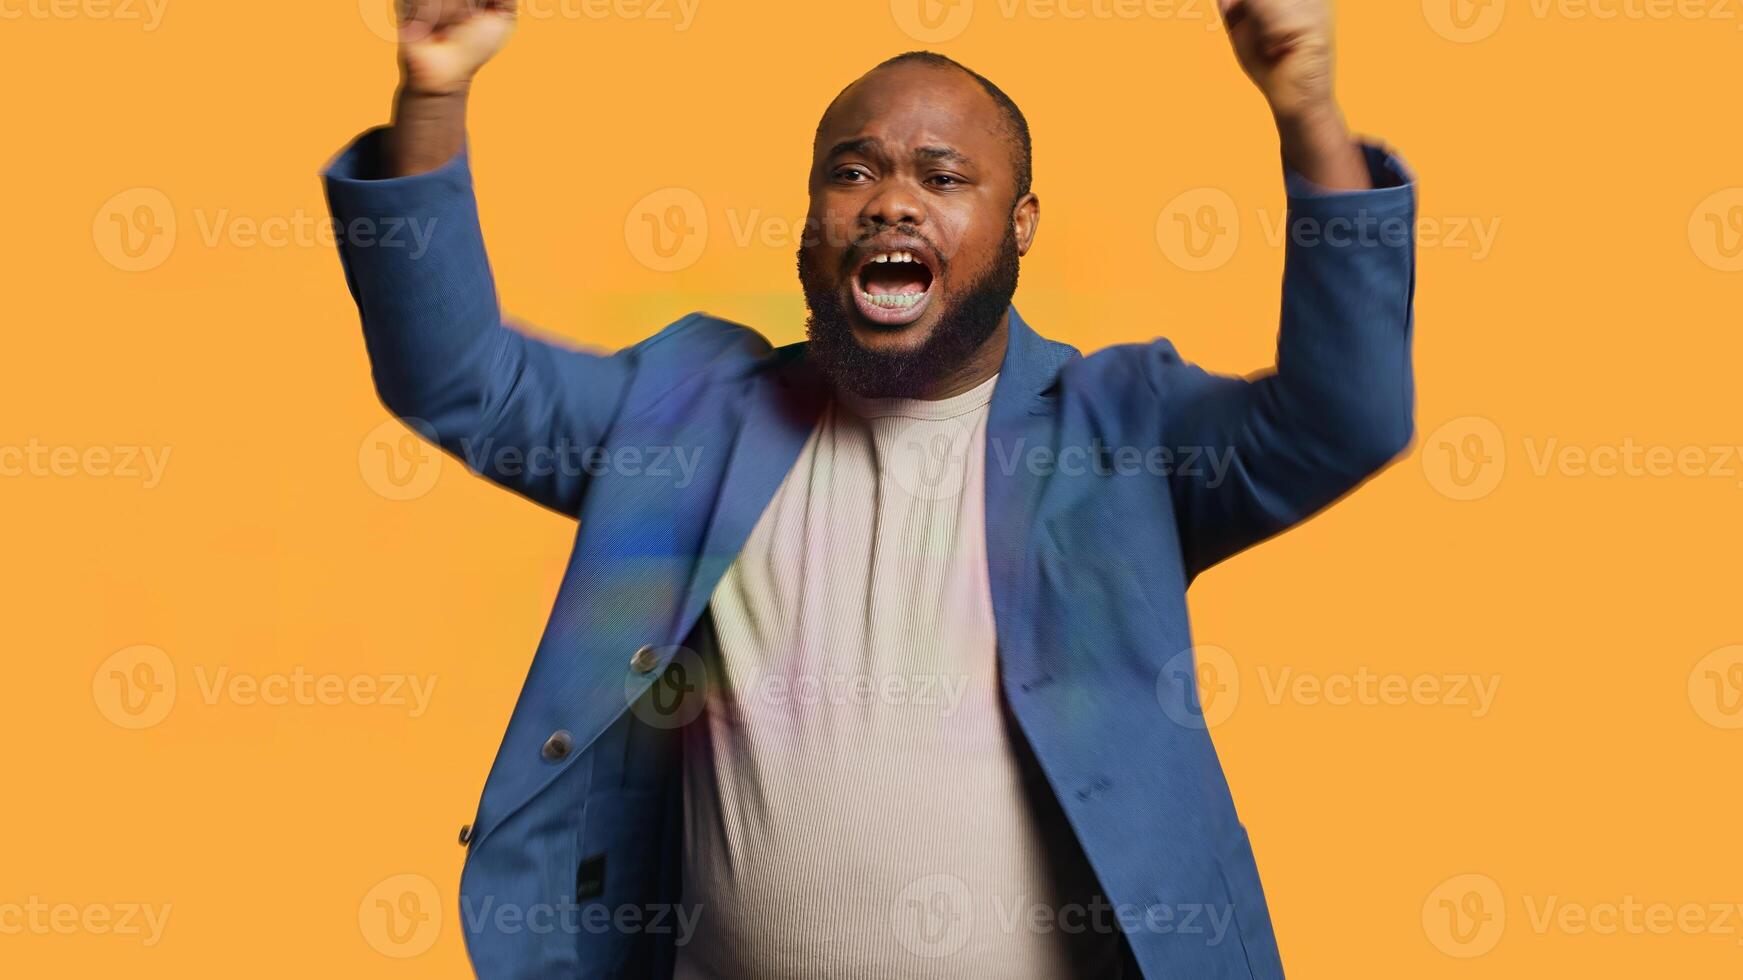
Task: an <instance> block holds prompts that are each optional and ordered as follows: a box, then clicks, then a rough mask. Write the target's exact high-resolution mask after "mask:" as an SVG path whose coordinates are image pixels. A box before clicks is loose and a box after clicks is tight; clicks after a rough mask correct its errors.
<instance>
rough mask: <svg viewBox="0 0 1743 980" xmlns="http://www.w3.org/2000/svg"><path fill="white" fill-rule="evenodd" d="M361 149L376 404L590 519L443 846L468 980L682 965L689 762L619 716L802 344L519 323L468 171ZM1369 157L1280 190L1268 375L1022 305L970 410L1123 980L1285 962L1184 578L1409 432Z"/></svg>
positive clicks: (773, 421) (1392, 250)
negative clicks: (1349, 168)
mask: <svg viewBox="0 0 1743 980" xmlns="http://www.w3.org/2000/svg"><path fill="white" fill-rule="evenodd" d="M379 142H380V131H375V132H372V133H369V134H366V135H365V136H364V137H363V138H362V139H360V140H359V141H358V142H356V143H354V144H353V145H352V146H350V147H349V148H347V149H346V150H345V151H344V152H343V153H342V154H341V155H340V156H339V157H338V158H337V159H336V160H335V161H334V162H333V163H332V164H331V166H330V168H329V169H328V171H327V173H326V175H325V176H326V190H327V195H328V201H329V205H330V207H331V209H332V213H333V217H334V218H335V219H336V221H337V222H338V227H339V228H340V229H341V232H342V233H341V236H340V257H341V259H342V262H343V265H344V269H345V275H346V279H347V281H348V283H349V285H350V288H351V292H352V295H353V296H354V298H355V299H356V302H357V306H358V309H359V311H360V312H361V314H362V322H363V333H364V339H365V341H366V343H367V346H368V351H369V357H370V361H371V364H372V365H373V371H374V380H375V385H376V389H377V391H378V392H379V394H380V397H381V400H382V402H383V404H384V405H386V407H387V408H388V409H389V410H390V411H392V412H393V413H395V414H396V415H398V416H399V417H401V418H403V419H405V420H407V422H408V424H410V425H411V426H413V427H414V428H416V429H418V430H419V431H420V432H422V433H424V434H425V435H426V436H427V437H428V438H430V439H431V440H433V441H434V442H436V443H437V444H439V445H440V446H441V447H442V448H443V449H445V450H447V451H448V452H450V453H452V454H454V455H456V456H457V457H459V458H461V459H462V460H464V461H465V462H466V463H467V465H468V466H469V467H471V468H472V469H473V470H474V471H476V472H478V473H479V474H480V475H482V476H485V477H488V478H490V479H492V480H495V481H496V482H498V483H500V484H502V485H503V486H505V487H508V488H509V489H511V490H513V491H515V492H517V493H520V494H522V495H525V496H526V497H529V498H531V499H532V500H534V501H537V502H538V503H540V504H542V505H544V506H546V507H549V508H552V509H555V510H558V511H561V512H563V513H565V514H568V515H571V516H573V517H575V518H577V519H578V520H579V522H580V524H579V530H578V533H577V535H576V538H575V544H574V553H573V557H572V558H571V559H570V562H569V566H568V570H567V573H566V575H565V577H564V579H563V582H562V585H561V587H560V589H559V591H558V594H557V598H556V603H555V608H554V609H553V611H552V613H551V618H550V622H549V625H548V627H547V629H546V631H545V634H544V637H543V639H542V640H541V642H540V643H539V647H538V651H537V653H536V654H535V655H534V657H533V662H532V668H531V670H530V672H529V674H528V676H527V680H526V684H525V687H524V688H523V690H522V692H521V695H520V699H519V702H518V704H517V705H516V706H515V710H514V714H513V716H512V718H511V719H510V720H509V723H508V731H507V734H506V735H505V736H504V738H503V741H502V747H501V750H500V751H499V753H498V755H497V757H496V762H495V764H494V765H493V766H492V768H491V771H490V776H489V779H488V780H487V781H486V783H485V786H484V792H483V797H482V799H481V801H480V803H479V806H478V812H477V815H476V817H475V819H474V821H473V822H472V824H471V825H470V829H469V830H467V831H463V833H462V840H463V842H464V843H465V844H466V846H467V856H466V864H465V869H464V872H463V874H462V879H461V909H460V913H461V915H460V921H461V923H462V927H463V928H464V930H465V934H466V939H467V948H468V951H469V953H470V955H471V958H472V963H473V966H474V968H475V969H476V970H477V972H478V974H479V975H480V976H483V977H490V978H498V977H503V978H522V977H524V978H541V980H542V978H551V977H638V978H639V977H665V976H669V975H670V973H671V970H672V963H673V948H674V947H673V943H674V936H675V935H676V934H677V929H676V928H675V920H674V919H673V918H671V917H670V909H671V907H673V906H676V905H678V904H679V903H681V902H682V895H681V894H680V890H679V882H680V881H681V866H680V863H679V862H680V861H681V858H682V841H681V839H680V837H679V832H680V831H681V828H682V822H683V811H682V784H681V783H680V782H679V781H678V773H679V768H680V767H679V762H680V759H681V757H680V755H679V753H680V740H679V739H678V737H677V732H676V730H674V729H671V728H670V727H667V726H660V725H657V724H649V723H647V722H646V721H644V720H643V719H644V718H645V717H647V716H646V714H645V713H644V712H642V711H639V710H632V709H634V708H635V707H636V704H637V701H638V699H644V698H645V697H647V696H648V692H649V690H650V688H652V687H653V686H654V685H655V683H656V682H657V681H658V680H659V679H660V677H661V675H662V673H663V672H664V671H666V669H667V667H668V666H669V665H670V664H671V663H672V660H673V658H674V657H682V656H685V655H686V654H685V652H684V645H685V644H686V643H690V644H692V645H695V644H697V643H700V642H704V641H703V640H701V639H698V638H697V635H698V630H699V627H700V625H702V624H704V623H705V622H706V621H705V618H704V617H705V613H706V608H707V605H708V601H709V598H710V595H711V594H712V592H713V591H714V587H715V584H716V583H717V582H718V581H719V580H720V578H721V575H722V573H723V572H725V571H726V569H727V566H728V565H730V564H731V563H732V561H733V560H734V559H735V558H736V557H737V555H738V553H739V551H740V549H741V548H742V547H743V545H744V542H745V540H746V538H747V537H748V535H749V533H750V531H751V527H752V525H753V524H754V523H755V522H756V520H757V519H758V517H759V516H760V515H761V514H762V512H763V509H764V507H765V505H766V504H767V503H768V502H769V500H770V499H771V498H772V496H773V494H774V492H775V490H776V488H777V487H778V486H779V484H780V482H781V479H782V478H783V477H784V476H785V475H786V473H787V472H788V470H789V469H790V468H791V466H792V464H793V462H794V461H795V460H796V458H797V456H798V453H799V450H800V447H801V444H802V443H803V442H804V441H805V438H806V436H807V435H808V433H809V432H810V431H811V429H812V427H813V424H814V423H815V421H816V419H817V417H818V413H819V411H820V409H821V407H822V405H823V404H824V403H825V401H826V400H827V397H828V385H827V384H826V383H825V382H824V381H823V379H822V378H820V377H819V376H818V375H817V373H816V372H815V371H814V370H812V368H811V366H810V364H809V362H808V361H807V360H806V357H805V349H804V345H803V344H794V345H791V346H786V347H778V348H776V347H771V345H770V344H769V343H768V342H767V341H766V340H764V339H763V337H762V336H760V335H759V334H757V333H756V332H754V331H753V330H751V329H749V328H746V327H743V326H739V325H737V324H733V323H728V322H725V321H723V320H719V319H716V318H714V317H710V316H706V315H703V314H692V315H690V316H687V317H685V318H683V319H681V320H679V321H677V322H676V323H673V324H671V325H670V326H668V327H666V328H665V329H663V330H661V331H660V332H659V333H657V334H655V335H654V336H652V337H650V338H649V339H647V340H645V341H643V342H641V343H639V344H636V345H635V346H633V347H630V348H628V349H626V350H623V351H621V352H619V353H617V354H613V355H609V356H607V355H598V354H592V353H586V352H582V351H578V350H575V349H572V348H571V347H569V346H566V345H563V344H561V343H558V342H554V341H552V340H549V339H540V338H537V337H534V336H532V335H530V334H529V333H526V332H523V331H521V330H517V329H514V328H511V327H509V326H505V325H504V323H503V319H502V315H501V313H500V311H499V309H498V305H497V298H496V291H495V286H494V282H493V280H492V277H491V273H490V269H489V265H488V261H487V259H486V255H485V248H484V241H483V236H482V233H481V231H480V228H479V222H478V215H477V210H476V205H475V203H474V198H473V193H472V182H471V174H470V170H469V167H468V162H467V159H466V156H465V155H464V154H462V155H460V156H458V157H456V158H455V159H454V160H453V161H451V162H449V163H448V164H447V165H445V166H443V167H442V168H441V169H439V170H436V171H434V172H431V173H427V174H422V175H418V176H413V177H401V178H393V179H380V180H377V179H370V178H371V176H372V175H373V174H374V173H376V172H378V171H377V169H376V162H375V161H376V159H377V155H378V151H379ZM1364 152H1365V154H1366V158H1367V161H1368V164H1369V167H1370V170H1371V172H1372V175H1373V180H1374V185H1375V187H1376V189H1374V190H1370V191H1359V192H1344V193H1328V192H1324V191H1322V190H1321V189H1318V188H1315V187H1313V186H1311V185H1309V184H1307V183H1306V182H1305V181H1303V180H1302V179H1301V178H1300V177H1299V175H1296V174H1293V173H1288V172H1287V171H1286V173H1285V176H1286V179H1287V184H1286V187H1287V190H1288V208H1289V210H1288V216H1289V228H1290V232H1291V233H1290V235H1289V240H1288V245H1287V246H1286V259H1285V269H1284V277H1283V279H1284V281H1283V304H1282V306H1283V309H1282V327H1281V331H1280V336H1279V339H1278V349H1277V364H1276V368H1275V370H1273V371H1270V372H1266V373H1263V374H1260V375H1257V376H1254V377H1252V378H1245V379H1243V378H1236V377H1229V376H1223V375H1217V374H1212V373H1208V372H1206V371H1204V370H1201V369H1199V368H1197V367H1194V366H1192V365H1191V364H1188V363H1187V362H1185V361H1183V360H1182V359H1181V358H1180V356H1179V355H1178V354H1177V353H1175V350H1174V348H1173V347H1172V346H1171V345H1170V344H1169V343H1168V342H1167V341H1166V340H1156V341H1153V342H1150V343H1144V344H1128V345H1122V346H1117V347H1112V348H1109V349H1106V350H1102V351H1100V352H1098V353H1095V354H1093V355H1091V356H1088V357H1083V356H1080V355H1079V354H1078V352H1077V351H1075V350H1073V349H1071V348H1070V347H1067V346H1066V345H1064V344H1060V343H1055V342H1053V341H1050V340H1046V339H1044V338H1043V337H1041V336H1040V335H1039V334H1037V333H1036V332H1035V331H1034V330H1033V329H1032V328H1031V327H1030V326H1029V324H1028V323H1026V322H1025V321H1024V320H1023V318H1022V317H1021V316H1019V315H1017V313H1016V311H1015V310H1012V311H1011V316H1010V342H1009V345H1008V348H1007V350H1006V353H1005V358H1004V364H1003V368H1002V370H1001V373H1000V375H999V379H998V382H997V384H996V385H995V387H994V391H993V399H992V406H991V409H990V413H991V414H990V417H989V420H988V422H987V460H986V521H987V528H986V541H987V563H988V566H989V572H990V578H991V586H992V603H993V610H994V615H995V619H996V623H997V633H998V657H999V663H1000V683H1001V686H1002V689H1003V694H1004V697H1005V699H1006V701H1007V702H1008V705H1009V709H1010V711H1011V713H1012V715H1013V716H1014V717H1015V719H1016V721H1017V723H1018V726H1019V727H1020V730H1021V732H1022V735H1023V736H1024V737H1025V738H1026V739H1027V741H1028V743H1029V748H1030V750H1032V753H1033V756H1034V759H1035V761H1036V763H1037V764H1038V766H1039V768H1040V770H1041V771H1042V772H1043V773H1044V774H1045V777H1046V781H1047V783H1048V784H1049V785H1050V786H1051V788H1052V790H1053V793H1054V795H1055V797H1056V798H1057V800H1058V803H1059V805H1060V806H1061V808H1062V809H1063V811H1064V813H1065V815H1066V817H1067V818H1068V821H1069V825H1070V827H1071V828H1072V830H1073V831H1074V832H1075V834H1076V836H1077V841H1078V843H1079V844H1080V845H1081V847H1082V850H1083V853H1084V854H1085V856H1087V858H1088V860H1089V863H1090V865H1091V867H1092V868H1093V870H1094V872H1095V874H1096V876H1097V878H1098V879H1099V882H1100V884H1101V886H1102V889H1103V891H1104V893H1105V894H1106V896H1107V898H1108V900H1109V901H1110V902H1111V903H1112V905H1113V906H1114V908H1115V910H1116V915H1117V921H1118V922H1119V925H1120V929H1121V931H1122V932H1123V933H1124V936H1125V940H1126V942H1127V943H1128V944H1129V948H1128V949H1127V955H1128V956H1129V957H1130V961H1135V963H1136V965H1137V967H1138V968H1139V970H1141V971H1142V973H1143V975H1144V976H1148V977H1171V978H1172V977H1191V978H1195V980H1202V978H1217V977H1240V978H1247V977H1257V978H1271V977H1279V976H1281V975H1282V965H1281V962H1280V960H1279V956H1278V952H1277V946H1276V940H1275V938H1274V936H1273V933H1272V928H1271V922H1270V917H1269V913H1268V911H1267V908H1266V904H1265V898H1264V893H1263V891H1262V889H1261V887H1260V883H1259V875H1258V872H1257V870H1256V868H1255V867H1254V862H1253V854H1252V850H1251V848H1250V846H1249V843H1248V838H1247V834H1246V831H1245V830H1244V828H1243V827H1242V825H1241V823H1240V821H1239V820H1238V819H1237V817H1236V814H1235V807H1234V804H1233V803H1232V801H1231V799H1230V796H1229V789H1228V784H1227V782H1226V781H1225V779H1224V777H1223V773H1222V769H1221V766H1220V765H1219V764H1218V762H1217V756H1216V751H1215V749H1214V748H1213V747H1212V745H1211V739H1210V736H1209V734H1208V732H1207V731H1206V727H1205V725H1204V723H1203V719H1202V716H1200V715H1198V714H1197V713H1196V705H1197V703H1198V702H1197V692H1196V690H1195V687H1194V684H1195V678H1194V671H1193V669H1192V667H1191V657H1190V654H1188V655H1187V656H1185V657H1182V656H1181V654H1182V653H1184V652H1186V651H1189V650H1190V649H1191V647H1192V639H1191V635H1190V632H1189V629H1188V625H1187V606H1186V589H1187V586H1188V585H1189V584H1190V583H1191V582H1192V580H1193V577H1194V576H1196V575H1197V574H1198V573H1199V572H1201V571H1203V570H1204V569H1206V568H1208V567H1210V566H1211V565H1213V564H1215V563H1217V562H1219V561H1221V560H1222V559H1224V558H1227V557H1228V556H1230V555H1232V554H1234V553H1236V552H1238V551H1240V550H1242V549H1243V548H1246V547H1248V546H1250V545H1252V544H1254V543H1256V542H1258V541H1260V540H1263V539H1265V538H1267V537H1270V536H1271V535H1273V534H1276V533H1278V532H1279V531H1282V530H1283V529H1285V528H1287V527H1289V526H1290V525H1292V524H1295V523H1297V522H1299V521H1301V520H1303V519H1305V518H1307V517H1309V516H1310V515H1312V514H1314V513H1315V512H1316V511H1318V510H1320V509H1321V508H1323V507H1325V506H1326V505H1328V504H1330V503H1332V502H1333V501H1334V500H1336V499H1338V498H1339V497H1340V496H1341V495H1343V494H1345V493H1346V492H1348V491H1349V490H1351V489H1352V488H1354V487H1355V486H1356V485H1358V484H1359V483H1361V482H1362V481H1363V480H1364V479H1366V478H1367V477H1368V476H1370V475H1371V474H1373V473H1374V472H1375V471H1376V470H1378V469H1380V468H1381V467H1383V466H1385V465H1386V464H1387V463H1389V462H1390V461H1392V460H1393V459H1395V458H1396V457H1397V456H1398V455H1399V454H1400V453H1402V452H1403V451H1404V450H1405V449H1406V447H1407V446H1408V444H1409V442H1410V439H1411V437H1412V433H1413V421H1412V417H1413V387H1412V378H1411V354H1410V337H1411V330H1412V322H1413V317H1412V301H1413V295H1414V291H1415V219H1416V192H1415V185H1414V177H1413V176H1412V175H1411V174H1410V172H1409V171H1408V170H1407V169H1406V168H1405V166H1404V165H1403V163H1402V162H1401V161H1399V160H1398V159H1397V158H1396V157H1394V156H1392V155H1391V154H1390V153H1388V152H1387V151H1386V150H1385V149H1384V148H1382V147H1381V146H1378V145H1372V144H1365V145H1364ZM414 222H415V223H417V224H415V225H413V227H415V228H421V229H423V231H424V232H425V234H426V235H427V239H426V240H425V245H424V247H422V248H420V247H418V245H417V238H416V236H412V235H407V234H400V235H397V236H394V237H395V238H397V240H398V241H399V242H400V244H399V245H397V246H396V245H394V244H391V243H390V241H389V234H388V232H389V229H390V227H400V228H401V229H402V230H403V229H404V228H405V227H407V225H408V224H410V223H414ZM594 447H598V448H601V449H603V450H604V451H605V452H608V453H611V454H612V455H611V456H609V457H601V456H599V455H598V453H597V452H594V453H592V454H587V453H586V452H585V450H587V449H590V448H594ZM656 447H669V448H674V449H679V450H683V451H685V452H687V453H690V454H693V455H692V457H691V458H692V459H693V461H694V470H693V472H691V473H690V474H689V476H688V478H682V477H680V476H679V475H678V473H679V470H678V468H677V467H675V466H670V465H668V466H665V467H659V466H655V465H652V462H651V460H650V459H649V458H648V457H649V456H650V455H652V454H651V453H649V452H648V450H651V449H655V448H656ZM626 449H634V450H636V451H637V452H638V453H640V454H641V458H640V459H639V461H638V462H636V464H635V465H624V463H625V461H626V460H631V459H634V457H631V456H625V455H621V454H620V451H622V450H626ZM605 460H615V461H616V462H615V463H612V464H610V465H600V464H601V463H602V462H603V461H605ZM541 462H542V465H541ZM844 887H851V883H844ZM638 908H639V909H642V910H644V911H643V912H642V913H641V914H639V915H638V914H625V910H629V909H638ZM661 909H665V910H666V911H665V912H664V913H662V912H661V911H660V910H661ZM700 911H701V914H704V915H705V914H707V910H706V909H703V910H700ZM656 917H661V918H662V921H663V925H662V922H656V921H655V920H656ZM1213 922H1224V923H1227V924H1228V927H1227V928H1226V929H1216V928H1212V926H1211V923H1213ZM880 927H887V924H868V925H867V928H880ZM939 965H940V967H941V968H947V967H948V961H947V960H945V961H940V963H939Z"/></svg>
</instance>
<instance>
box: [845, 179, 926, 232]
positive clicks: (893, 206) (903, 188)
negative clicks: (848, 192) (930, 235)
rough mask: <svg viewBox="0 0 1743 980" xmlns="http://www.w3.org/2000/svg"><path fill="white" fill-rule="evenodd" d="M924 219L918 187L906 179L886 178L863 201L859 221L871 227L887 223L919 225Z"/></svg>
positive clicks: (924, 214) (923, 209)
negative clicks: (863, 205)
mask: <svg viewBox="0 0 1743 980" xmlns="http://www.w3.org/2000/svg"><path fill="white" fill-rule="evenodd" d="M925 220H926V212H925V208H924V207H922V206H921V204H920V195H919V193H918V189H917V188H915V187H913V186H912V185H911V184H910V183H909V182H908V181H906V180H899V179H898V180H886V181H884V182H883V183H882V184H881V185H879V187H878V189H877V192H876V193H874V194H873V195H872V196H871V198H870V199H869V200H867V201H866V202H865V207H864V208H863V209H861V211H860V221H861V222H862V223H864V224H866V225H869V226H871V227H872V228H874V229H875V228H878V227H883V226H888V225H902V224H906V225H920V224H923V223H924V222H925Z"/></svg>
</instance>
